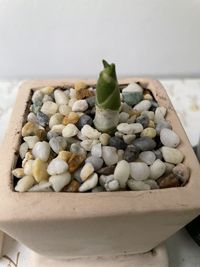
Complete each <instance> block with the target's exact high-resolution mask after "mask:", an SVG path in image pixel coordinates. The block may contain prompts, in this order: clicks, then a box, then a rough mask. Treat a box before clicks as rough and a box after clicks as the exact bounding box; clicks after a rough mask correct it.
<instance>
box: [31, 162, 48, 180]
mask: <svg viewBox="0 0 200 267" xmlns="http://www.w3.org/2000/svg"><path fill="white" fill-rule="evenodd" d="M32 167H33V169H32V173H33V176H34V178H35V180H36V181H37V182H38V183H39V182H41V181H42V180H47V179H48V177H49V175H48V173H47V163H46V162H44V161H42V160H41V159H39V158H37V159H36V160H34V162H33V166H32Z"/></svg>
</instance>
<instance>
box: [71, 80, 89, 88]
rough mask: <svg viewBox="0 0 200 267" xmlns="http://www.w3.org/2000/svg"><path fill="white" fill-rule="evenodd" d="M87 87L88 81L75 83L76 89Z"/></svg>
mask: <svg viewBox="0 0 200 267" xmlns="http://www.w3.org/2000/svg"><path fill="white" fill-rule="evenodd" d="M87 87H88V85H87V84H86V83H84V82H81V81H80V82H76V83H75V84H74V88H75V90H80V89H85V88H87Z"/></svg>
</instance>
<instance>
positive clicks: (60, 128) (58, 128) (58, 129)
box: [51, 124, 65, 134]
mask: <svg viewBox="0 0 200 267" xmlns="http://www.w3.org/2000/svg"><path fill="white" fill-rule="evenodd" d="M64 128H65V125H63V124H58V125H54V126H53V127H52V128H51V132H55V133H58V134H62V131H63V130H64Z"/></svg>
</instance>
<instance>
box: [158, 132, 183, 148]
mask: <svg viewBox="0 0 200 267" xmlns="http://www.w3.org/2000/svg"><path fill="white" fill-rule="evenodd" d="M160 140H161V142H162V144H163V145H164V146H168V147H177V146H178V145H179V144H180V138H179V136H178V135H177V134H176V133H175V132H174V131H172V130H170V129H167V128H164V129H162V130H161V131H160Z"/></svg>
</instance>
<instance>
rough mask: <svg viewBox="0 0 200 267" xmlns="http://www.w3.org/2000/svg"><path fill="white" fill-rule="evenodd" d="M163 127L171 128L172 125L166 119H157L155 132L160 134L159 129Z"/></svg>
mask: <svg viewBox="0 0 200 267" xmlns="http://www.w3.org/2000/svg"><path fill="white" fill-rule="evenodd" d="M165 128H167V129H172V126H171V124H170V123H169V122H168V121H165V120H162V121H159V122H158V123H157V124H156V132H157V134H160V132H161V130H162V129H165Z"/></svg>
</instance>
